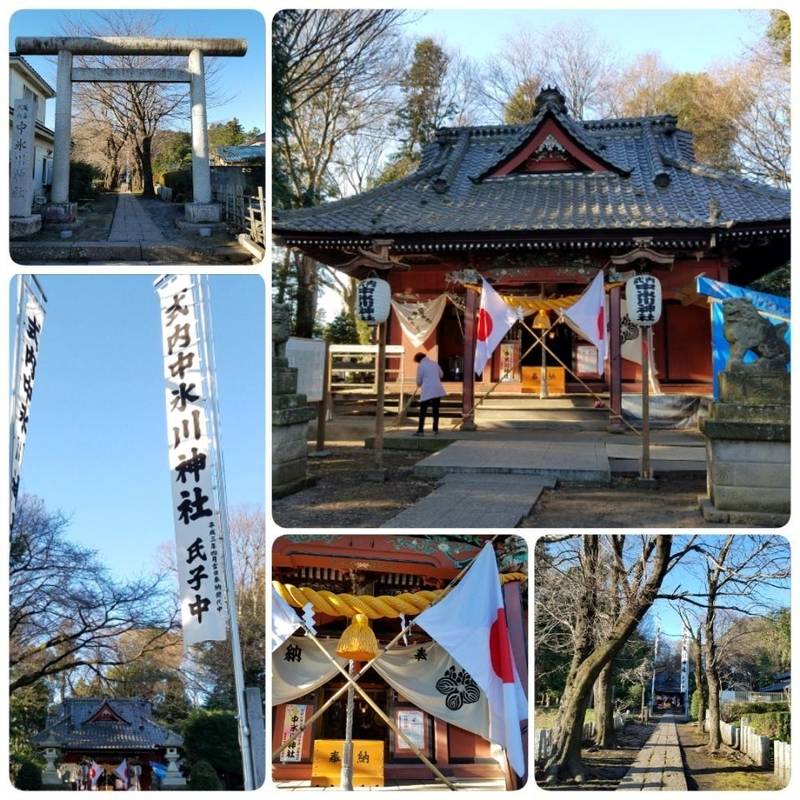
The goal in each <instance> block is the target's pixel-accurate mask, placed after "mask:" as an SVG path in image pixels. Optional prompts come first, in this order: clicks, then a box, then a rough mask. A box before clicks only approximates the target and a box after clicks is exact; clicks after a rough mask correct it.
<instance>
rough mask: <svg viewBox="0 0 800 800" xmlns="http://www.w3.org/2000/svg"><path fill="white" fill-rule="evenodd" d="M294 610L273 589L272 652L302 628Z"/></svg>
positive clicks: (273, 588)
mask: <svg viewBox="0 0 800 800" xmlns="http://www.w3.org/2000/svg"><path fill="white" fill-rule="evenodd" d="M301 625H302V623H301V622H300V619H299V617H298V616H297V614H295V613H294V609H293V608H292V607H291V606H290V605H289V604H288V603H287V602H286V601H285V600H284V599H283V598H282V597H281V596H280V595H279V594H278V592H277V591H276V589H275V587H274V586H273V587H272V652H273V653H274V652H275V651H276V650H277V649H278V648H279V647H280V646H281V645H282V644H283V643H284V642H285V641H286V640H287V639H288V638H289V637H290V636H291V635H292V634H293V633H294V632H295V631H296V630H297V629H298V628H299V627H300V626H301Z"/></svg>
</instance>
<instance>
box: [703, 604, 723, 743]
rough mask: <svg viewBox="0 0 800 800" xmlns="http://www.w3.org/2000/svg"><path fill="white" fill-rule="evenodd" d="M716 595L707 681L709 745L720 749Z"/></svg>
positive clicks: (710, 621) (708, 644) (708, 640)
mask: <svg viewBox="0 0 800 800" xmlns="http://www.w3.org/2000/svg"><path fill="white" fill-rule="evenodd" d="M713 602H714V595H713V594H712V593H709V616H707V617H706V682H707V684H708V746H709V747H710V748H711V749H712V750H719V748H720V746H721V744H722V734H721V732H720V729H719V671H718V669H717V664H716V655H717V645H716V640H715V638H714V614H713Z"/></svg>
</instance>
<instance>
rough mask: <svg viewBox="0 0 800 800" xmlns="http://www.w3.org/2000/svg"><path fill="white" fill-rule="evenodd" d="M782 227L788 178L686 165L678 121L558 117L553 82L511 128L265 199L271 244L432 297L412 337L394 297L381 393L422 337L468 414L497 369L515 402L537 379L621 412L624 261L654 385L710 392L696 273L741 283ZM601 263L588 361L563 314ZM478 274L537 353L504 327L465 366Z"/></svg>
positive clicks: (626, 386)
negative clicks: (384, 178) (394, 171)
mask: <svg viewBox="0 0 800 800" xmlns="http://www.w3.org/2000/svg"><path fill="white" fill-rule="evenodd" d="M789 227H790V199H789V192H788V191H786V190H783V189H779V188H776V187H774V186H770V185H767V184H765V183H758V182H755V181H752V180H748V179H745V178H743V177H740V176H739V175H737V174H732V173H725V172H720V171H718V170H716V169H712V168H711V167H708V166H706V165H704V164H702V163H699V162H698V161H697V159H696V157H695V152H694V143H693V136H692V134H691V133H689V132H688V131H684V130H681V129H680V128H678V126H677V119H676V117H674V116H672V115H669V114H663V115H659V116H648V117H626V118H621V119H594V120H588V119H587V120H580V119H573V118H572V117H570V115H569V113H568V112H567V109H566V104H565V101H564V96H563V94H562V93H561V92H560V91H559V90H558V89H557V88H555V87H547V88H545V89H543V90H542V91H541V92H540V94H539V96H538V98H537V100H536V105H535V112H534V117H533V119H531V120H530V121H529V122H528V123H526V124H522V125H482V126H469V127H453V128H442V129H440V130H438V131H437V133H436V139H435V141H433V142H432V143H430V144H429V145H427V146H426V147H425V149H424V151H423V153H422V158H421V163H420V164H419V166H418V168H417V169H416V171H415V172H413V173H412V174H410V175H408V176H407V177H404V178H401V179H399V180H395V181H392V182H391V183H387V184H385V185H382V186H379V187H377V188H374V189H372V190H369V191H366V192H363V193H361V194H358V195H355V196H353V197H349V198H346V199H343V200H338V201H335V202H331V203H324V204H322V205H319V206H316V207H311V208H303V209H294V210H280V209H277V210H275V211H274V212H273V232H274V235H275V241H276V243H277V244H279V245H283V246H286V247H291V248H295V249H296V250H298V251H300V252H301V253H303V254H305V255H306V256H309V257H311V258H313V259H315V260H316V261H318V262H320V263H322V264H325V265H327V266H329V267H332V268H334V269H337V270H340V271H342V272H344V273H347V274H349V275H351V276H354V277H356V278H364V277H366V276H376V275H377V276H378V277H382V278H384V279H385V280H387V281H388V282H389V284H390V286H391V292H392V301H393V306H395V304H398V303H399V304H404V306H403V307H404V309H405V311H406V315H407V316H408V317H413V316H414V314H415V309H417V311H419V313H422V314H423V315H424V314H425V313H427V311H428V310H429V308H430V307H429V306H426V305H425V304H426V303H430V301H432V300H434V299H436V298H439V297H441V296H442V295H446V297H447V302H446V303H445V304H444V309H443V311H442V312H441V316H440V317H439V318H438V321H437V322H436V324H435V326H434V327H433V328H432V329H431V330H430V331H429V332H428V333H427V338H426V339H425V341H424V342H423V343H422V344H421V346H420V347H416V346H414V344H413V342H412V341H411V339H410V338H409V335H408V331H407V329H404V327H403V326H402V325H401V323H400V319H399V317H398V313H397V307H396V306H395V310H394V311H393V313H392V314H391V315H390V317H389V320H388V323H387V326H388V332H387V341H388V344H390V345H402V346H403V357H402V362H401V366H400V367H394V371H393V372H388V373H387V391H390V392H391V391H394V390H397V389H398V388H399V389H400V390H402V386H400V387H398V384H399V383H402V384H406V383H408V384H409V385H411V386H413V378H414V374H415V368H416V364H415V363H414V361H413V358H412V356H413V354H414V352H415V351H418V350H420V349H422V348H424V349H425V350H427V351H428V352H429V354H430V355H431V356H432V357H433V358H434V359H436V360H438V362H439V364H440V366H441V367H442V368H443V370H444V373H445V381H446V383H445V388H446V389H447V390H448V392H449V393H451V395H459V394H460V395H461V409H460V411H461V413H462V414H463V416H464V417H465V422H469V421H470V420H469V418H470V417H471V415H472V410H473V409H474V406H475V398H476V396H477V397H480V396H481V395H482V394H483V393H485V392H487V391H488V390H489V387H491V386H492V385H493V384H494V383H495V382H497V381H501V382H502V387H501V393H502V394H503V395H504V396H506V397H511V398H512V399H513V396H514V395H516V397H517V398H518V400H517V405H519V404H520V401H521V400H523V398H520V394H521V393H525V392H530V393H539V394H540V396H544V395H543V394H542V391H541V390H542V382H543V381H542V379H543V378H544V382H545V384H546V387H547V390H548V391H547V396H549V397H550V398H552V397H555V396H560V397H562V398H564V399H566V400H569V398H570V397H573V398H577V397H578V396H579V395H581V394H583V395H584V396H585V398H586V399H590V398H589V396H588V395H587V394H586V392H587V389H588V390H590V391H594V392H598V393H602V394H603V396H605V397H607V398H608V401H609V406H610V408H611V413H612V415H613V416H615V417H616V416H617V415H619V413H620V409H621V408H622V406H623V398H625V397H632V396H633V395H632V393H634V392H638V391H640V386H641V383H640V382H641V378H642V374H641V366H640V365H641V357H639V358H637V352H636V348H634V350H633V351H631V349H630V348H626V346H625V345H626V342H630V340H632V339H635V338H636V337H637V336H638V335H639V333H638V329H637V328H636V326H635V325H633V324H632V323H631V321H630V319H628V318H627V316H626V305H625V297H624V294H623V289H624V282H625V281H626V280H627V279H628V278H629V277H632V276H633V275H635V274H637V273H651V274H653V275H655V276H656V277H657V278H658V279H659V280H660V282H661V286H662V296H663V310H662V313H661V318H660V320H659V321H658V323H657V324H656V325H655V327H654V329H653V333H652V337H653V340H652V351H651V352H652V354H653V355H652V358H653V362H654V369H655V375H653V376H652V378H653V379H656V380H657V381H658V384H659V387H660V393H662V394H663V395H664V396H665V397H669V396H670V395H673V396H677V397H683V398H698V397H699V398H702V397H705V396H709V395H710V394H711V391H712V379H713V371H712V345H711V320H710V316H711V315H710V311H709V302H710V301H709V298H708V297H705V296H702V295H700V294H698V292H697V286H696V283H697V278H698V277H699V276H704V277H705V278H708V279H712V280H718V281H722V282H728V283H732V284H735V285H738V286H748V285H749V284H751V283H752V282H753V281H755V280H757V279H758V278H760V277H762V276H763V275H765V274H767V273H769V272H771V271H773V270H774V269H776V268H778V267H781V266H784V265H785V264H786V263H787V262H788V259H789ZM598 271H602V272H603V273H604V284H605V291H606V297H607V316H606V324H607V330H608V333H609V336H608V342H609V347H608V357H607V359H606V361H605V368H604V370H603V371H602V372H598V367H597V359H596V358H593V354H594V353H596V351H594V348H593V347H592V346H591V344H590V343H589V342H587V341H585V340H583V339H582V337H581V336H580V335H579V333H577V332H576V331H575V330H574V329H573V328H572V327H570V326H569V325H567V324H565V323H564V321H563V319H562V318H561V317H560V312H561V310H562V309H564V308H565V307H566V306H569V305H570V304H571V303H573V302H574V301H575V300H576V299H577V297H578V296H580V294H581V292H582V291H583V290H584V289H585V287H586V286H587V284H588V283H589V282H590V281H591V280H592V279H593V278H594V277H595V276H596V275H597V273H598ZM480 276H483V277H484V278H486V280H488V281H489V283H490V284H491V285H492V286H493V288H494V289H495V290H497V291H498V292H499V293H500V295H501V296H503V298H504V299H505V300H506V302H509V303H511V304H513V305H516V306H518V307H519V308H521V309H522V310H523V313H524V315H525V316H526V318H527V321H528V322H529V323H530V322H532V324H533V328H534V329H538V330H540V331H543V332H544V333H546V336H547V339H546V341H547V344H548V347H549V349H550V351H551V352H550V353H547V352H545V353H544V354H543V352H542V347H541V345H539V344H536V339H534V338H533V336H532V334H531V331H530V329H529V328H528V329H526V328H525V327H523V326H522V325H520V324H519V323H517V324H515V325H514V327H512V328H511V330H510V331H509V333H508V335H507V336H506V339H505V341H504V342H502V343H501V345H500V346H499V347H497V349H496V350H495V352H494V355H493V357H492V360H491V365H490V367H487V369H485V370H484V372H483V376H482V378H475V377H474V368H473V361H474V352H475V337H476V321H475V320H476V312H477V309H478V303H479V288H480ZM531 345H533V346H531ZM520 359H521V360H520ZM637 362H638V363H637ZM389 366H390V367H391V365H389ZM579 379H580V380H579ZM580 381H583V384H585V385H583V384H581V382H580ZM498 394H500V393H495V396H497V395H498ZM528 399H529V400H532V399H533V398H528ZM513 407H514V403H513V402H512V403H511V404H510V405H509V406H508V408H509V409H512V408H513ZM509 413H511V411H509ZM604 413H606V414H608V411H606V412H604Z"/></svg>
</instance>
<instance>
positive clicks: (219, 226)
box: [175, 217, 226, 236]
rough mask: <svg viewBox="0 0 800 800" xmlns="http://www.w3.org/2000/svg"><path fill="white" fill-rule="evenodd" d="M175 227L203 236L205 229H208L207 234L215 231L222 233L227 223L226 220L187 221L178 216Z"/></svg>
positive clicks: (209, 234)
mask: <svg viewBox="0 0 800 800" xmlns="http://www.w3.org/2000/svg"><path fill="white" fill-rule="evenodd" d="M175 227H176V228H179V229H180V230H182V231H190V232H191V233H196V234H197V235H198V236H202V235H203V231H206V233H205V235H206V236H213V235H214V234H215V233H222V232H223V231H224V230H225V228H226V225H225V223H224V222H187V221H186V220H185V219H181V218H180V217H178V218H177V219H176V220H175Z"/></svg>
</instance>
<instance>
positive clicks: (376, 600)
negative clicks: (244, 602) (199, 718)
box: [272, 572, 528, 619]
mask: <svg viewBox="0 0 800 800" xmlns="http://www.w3.org/2000/svg"><path fill="white" fill-rule="evenodd" d="M527 578H528V576H527V575H525V574H524V573H522V572H504V573H502V574H501V575H500V582H501V583H508V582H509V581H524V580H527ZM272 585H273V586H274V587H275V590H276V591H277V592H278V594H279V595H280V596H281V597H282V598H283V599H284V600H285V601H286V602H287V603H288V604H289V605H290V606H295V607H296V608H302V607H303V606H304V605H305V604H306V603H308V602H311V604H312V605H313V606H314V611H320V612H321V613H323V614H327V615H328V616H329V617H352V616H353V615H354V614H366V615H367V616H368V617H369V618H370V619H381V618H382V617H389V618H396V617H399V616H400V615H401V614H406V615H407V616H411V615H413V614H419V613H420V612H422V611H424V610H425V609H426V608H428V606H429V605H431V603H433V602H434V601H435V600H436V599H437V598H438V597H439V595H440V594H441V593H442V592H443V591H444V590H443V589H436V590H434V591H421V592H413V593H411V592H403V593H402V594H397V595H385V594H384V595H380V597H372V596H370V595H366V594H363V595H354V594H334V593H333V592H327V591H324V590H323V591H319V592H318V591H316V590H315V589H311V588H309V587H308V586H292V585H291V584H290V583H281V582H280V581H272Z"/></svg>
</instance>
